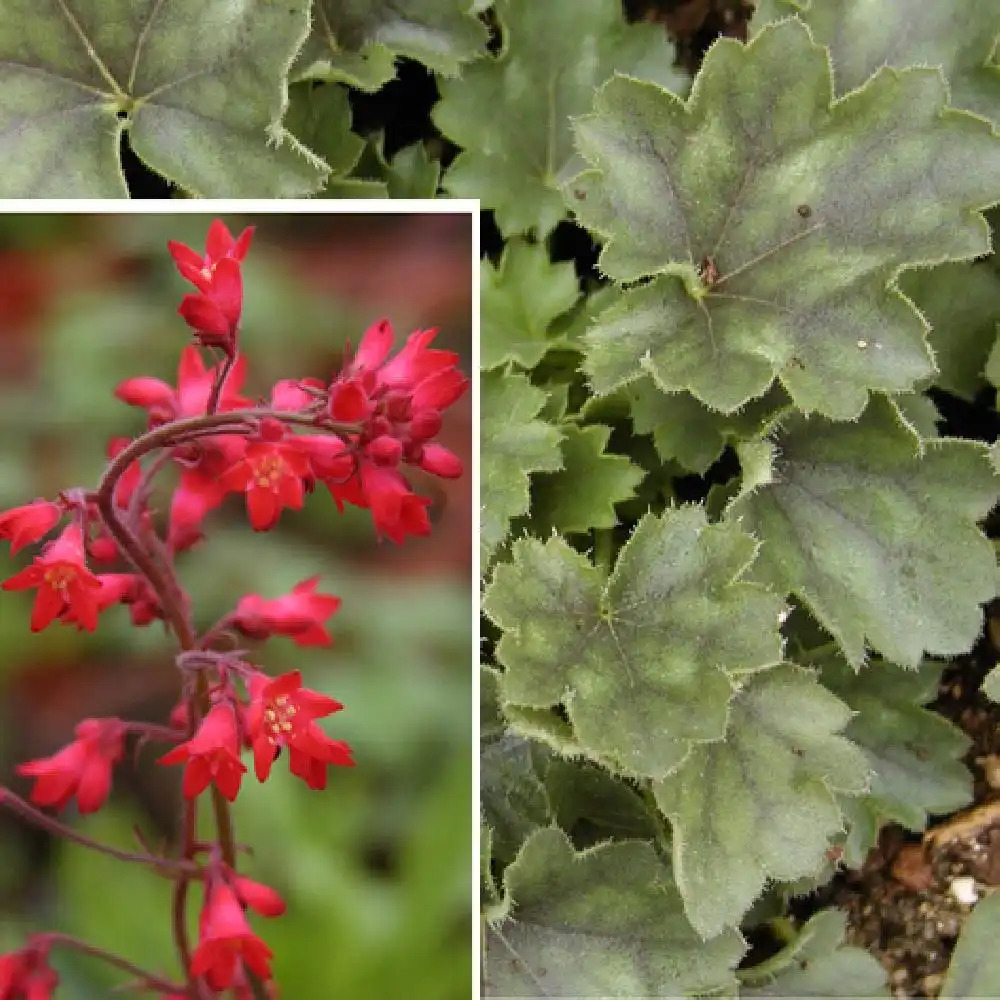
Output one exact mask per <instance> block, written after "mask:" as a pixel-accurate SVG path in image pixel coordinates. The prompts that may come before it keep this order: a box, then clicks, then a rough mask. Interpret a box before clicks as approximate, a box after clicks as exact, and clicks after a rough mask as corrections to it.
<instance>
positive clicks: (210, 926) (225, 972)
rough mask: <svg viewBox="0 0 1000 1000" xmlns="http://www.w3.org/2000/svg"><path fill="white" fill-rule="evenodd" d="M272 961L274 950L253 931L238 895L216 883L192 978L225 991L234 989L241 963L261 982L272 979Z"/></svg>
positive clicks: (205, 913) (194, 957)
mask: <svg viewBox="0 0 1000 1000" xmlns="http://www.w3.org/2000/svg"><path fill="white" fill-rule="evenodd" d="M271 958H272V953H271V949H270V948H268V947H267V945H266V944H264V942H263V941H261V939H260V938H259V937H257V935H256V934H254V932H253V931H252V930H251V929H250V924H249V922H248V921H247V918H246V914H245V913H244V912H243V907H242V906H241V905H240V901H239V899H238V898H237V896H236V893H235V892H233V890H232V889H231V888H230V887H229V886H227V885H225V884H224V883H222V882H219V883H216V885H215V886H213V888H212V889H211V891H210V893H209V897H208V901H207V902H206V904H205V906H204V908H203V909H202V911H201V921H200V931H199V936H198V947H197V948H196V949H195V951H194V954H193V955H192V956H191V974H192V975H194V976H203V977H204V978H205V979H206V980H207V981H208V985H209V986H211V987H212V989H213V990H225V989H228V988H229V987H230V986H232V985H233V980H234V977H235V976H236V975H237V973H238V971H239V970H238V965H239V964H240V963H245V964H246V966H247V968H248V969H250V971H251V972H253V973H254V975H256V976H257V977H258V979H262V980H264V981H267V980H268V979H270V978H271V966H270V962H271Z"/></svg>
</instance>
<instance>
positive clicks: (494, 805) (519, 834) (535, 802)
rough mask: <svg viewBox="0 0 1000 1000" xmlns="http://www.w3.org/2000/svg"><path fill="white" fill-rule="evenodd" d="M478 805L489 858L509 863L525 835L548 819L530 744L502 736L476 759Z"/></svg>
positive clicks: (549, 813) (548, 810)
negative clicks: (486, 827) (488, 842)
mask: <svg viewBox="0 0 1000 1000" xmlns="http://www.w3.org/2000/svg"><path fill="white" fill-rule="evenodd" d="M479 773H480V788H481V792H480V801H481V804H482V809H483V816H484V818H485V819H486V822H487V823H488V824H489V827H490V830H491V831H492V850H493V857H495V858H496V859H497V860H498V861H502V862H507V861H511V860H513V858H514V856H515V855H516V854H517V852H518V850H519V849H520V847H521V844H523V843H524V841H525V840H526V839H527V837H528V835H529V834H531V833H532V832H533V831H534V830H536V829H538V828H539V827H543V826H548V825H549V823H550V821H551V819H552V807H551V805H550V803H549V795H548V792H547V791H546V789H545V785H544V784H543V782H542V775H541V774H539V771H538V768H537V766H536V762H535V753H534V752H533V750H532V746H531V743H529V742H528V741H527V740H524V739H521V737H519V736H504V737H501V738H500V739H499V740H496V741H495V742H493V743H490V744H488V745H487V746H485V747H483V750H482V752H481V754H480V756H479Z"/></svg>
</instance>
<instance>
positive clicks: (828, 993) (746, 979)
mask: <svg viewBox="0 0 1000 1000" xmlns="http://www.w3.org/2000/svg"><path fill="white" fill-rule="evenodd" d="M846 923H847V917H846V915H845V914H843V913H841V912H839V911H838V910H820V911H819V912H818V913H815V914H813V916H811V917H810V918H809V920H808V921H806V923H805V925H804V926H803V927H802V930H801V931H799V934H798V936H797V937H796V939H795V940H794V941H792V942H791V944H788V945H786V946H785V947H784V948H782V949H781V951H779V952H778V954H777V955H773V956H772V957H771V958H769V959H767V960H766V961H764V962H762V963H761V964H760V965H755V966H753V967H751V968H749V969H741V970H740V971H739V972H738V973H737V975H738V976H739V978H740V983H741V987H740V996H741V997H884V996H886V991H885V970H884V969H883V968H882V966H881V965H880V964H879V962H878V960H877V959H876V958H875V956H874V955H870V954H869V953H868V952H867V951H865V950H864V949H863V948H855V947H853V946H850V945H848V946H845V945H844V944H843V941H844V929H845V925H846Z"/></svg>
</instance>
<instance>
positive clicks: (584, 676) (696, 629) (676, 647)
mask: <svg viewBox="0 0 1000 1000" xmlns="http://www.w3.org/2000/svg"><path fill="white" fill-rule="evenodd" d="M754 548H755V546H754V542H753V540H752V539H750V538H749V537H747V536H746V535H745V534H743V532H741V531H739V530H738V529H735V528H734V527H733V526H731V525H708V524H707V523H706V519H705V514H704V511H703V510H702V509H701V508H699V507H684V508H680V509H677V510H669V511H667V512H666V513H665V514H664V516H663V517H662V518H660V517H654V516H652V515H649V516H646V517H644V518H643V519H642V520H641V521H640V522H639V524H638V526H637V527H636V529H635V531H634V532H633V534H632V537H631V538H630V539H629V541H628V542H627V543H626V545H625V546H624V548H623V549H622V550H621V553H620V554H619V557H618V562H617V565H616V566H615V568H614V570H613V572H612V573H611V576H610V578H606V576H605V574H604V573H603V572H602V571H601V570H599V569H597V568H595V567H594V566H593V565H591V563H590V562H589V561H588V559H587V558H586V557H585V556H583V555H581V554H580V553H578V552H575V551H574V550H573V549H571V548H570V547H569V545H568V544H567V543H566V542H565V541H563V540H562V539H561V538H558V537H554V538H551V539H549V540H548V541H547V542H545V543H542V542H539V541H537V540H535V539H532V538H524V539H519V540H518V541H516V542H515V543H514V544H513V546H512V548H511V555H512V560H511V562H510V563H501V564H499V565H498V566H497V567H496V570H495V572H494V576H493V582H492V583H491V585H490V586H489V587H488V588H487V591H486V594H485V596H484V601H483V607H484V610H485V612H486V614H487V615H489V617H490V618H491V619H492V620H493V621H494V622H495V623H496V624H497V625H498V626H499V627H500V628H501V629H503V632H504V634H503V636H502V637H501V639H500V641H499V643H498V645H497V650H496V656H497V659H498V661H499V662H500V663H502V664H503V665H504V666H505V667H506V668H507V669H506V672H505V673H504V675H503V677H502V679H501V682H500V686H501V692H502V696H503V698H504V699H505V700H506V701H510V702H513V703H515V704H518V705H524V706H529V707H535V708H548V707H549V706H552V705H556V704H559V703H562V704H563V705H564V706H565V708H566V712H567V713H568V715H569V719H570V722H571V723H572V726H573V731H574V733H575V735H576V739H577V740H578V741H579V743H580V744H581V745H582V746H583V747H584V748H585V750H586V752H587V753H588V755H589V756H590V757H591V758H592V759H594V760H597V761H598V762H603V763H606V764H608V766H610V767H611V769H612V770H615V771H626V772H628V773H630V774H635V775H651V776H659V775H663V774H666V773H668V772H669V771H670V770H672V769H674V768H676V767H677V766H678V765H679V764H680V763H681V761H682V760H684V758H685V757H686V756H687V754H688V753H689V752H690V750H691V745H692V743H697V742H700V741H705V740H716V739H720V738H721V737H722V736H723V734H724V733H725V730H726V720H727V717H728V713H729V702H730V699H731V698H732V696H733V691H734V688H735V686H736V684H737V678H738V677H739V676H740V675H742V674H745V673H748V672H752V671H756V670H761V669H763V668H765V667H768V666H770V665H772V664H774V663H777V662H778V660H779V659H780V643H779V637H778V631H777V623H778V613H779V611H780V610H781V607H782V605H781V601H780V600H779V599H778V598H777V597H775V596H774V595H773V594H771V593H770V592H768V591H767V590H765V589H764V588H762V587H757V586H753V585H749V584H746V583H743V582H740V577H741V576H742V574H743V572H744V570H745V569H746V567H747V565H748V564H749V563H750V561H751V560H752V559H753V554H754Z"/></svg>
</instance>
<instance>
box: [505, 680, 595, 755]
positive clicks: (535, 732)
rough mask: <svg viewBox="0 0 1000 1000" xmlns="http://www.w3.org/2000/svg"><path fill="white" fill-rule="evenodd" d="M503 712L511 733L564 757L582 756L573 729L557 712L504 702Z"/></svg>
mask: <svg viewBox="0 0 1000 1000" xmlns="http://www.w3.org/2000/svg"><path fill="white" fill-rule="evenodd" d="M497 676H501V675H499V674H498V675H497ZM503 711H504V715H505V716H506V718H507V724H508V727H509V729H510V731H511V732H512V733H516V734H517V735H518V736H523V737H525V739H531V740H537V741H538V742H539V743H541V744H542V745H543V746H546V747H548V748H549V749H550V750H552V751H554V752H555V753H557V754H562V755H563V756H564V757H572V758H576V757H579V756H581V755H582V754H583V748H582V747H581V746H580V744H579V743H578V742H577V739H576V735H575V734H574V732H573V727H572V726H571V725H570V724H569V723H568V722H567V721H566V720H565V719H564V718H562V716H561V715H560V714H559V712H558V711H557V710H555V709H551V708H531V707H529V706H525V705H515V704H513V703H512V702H504V706H503Z"/></svg>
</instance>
